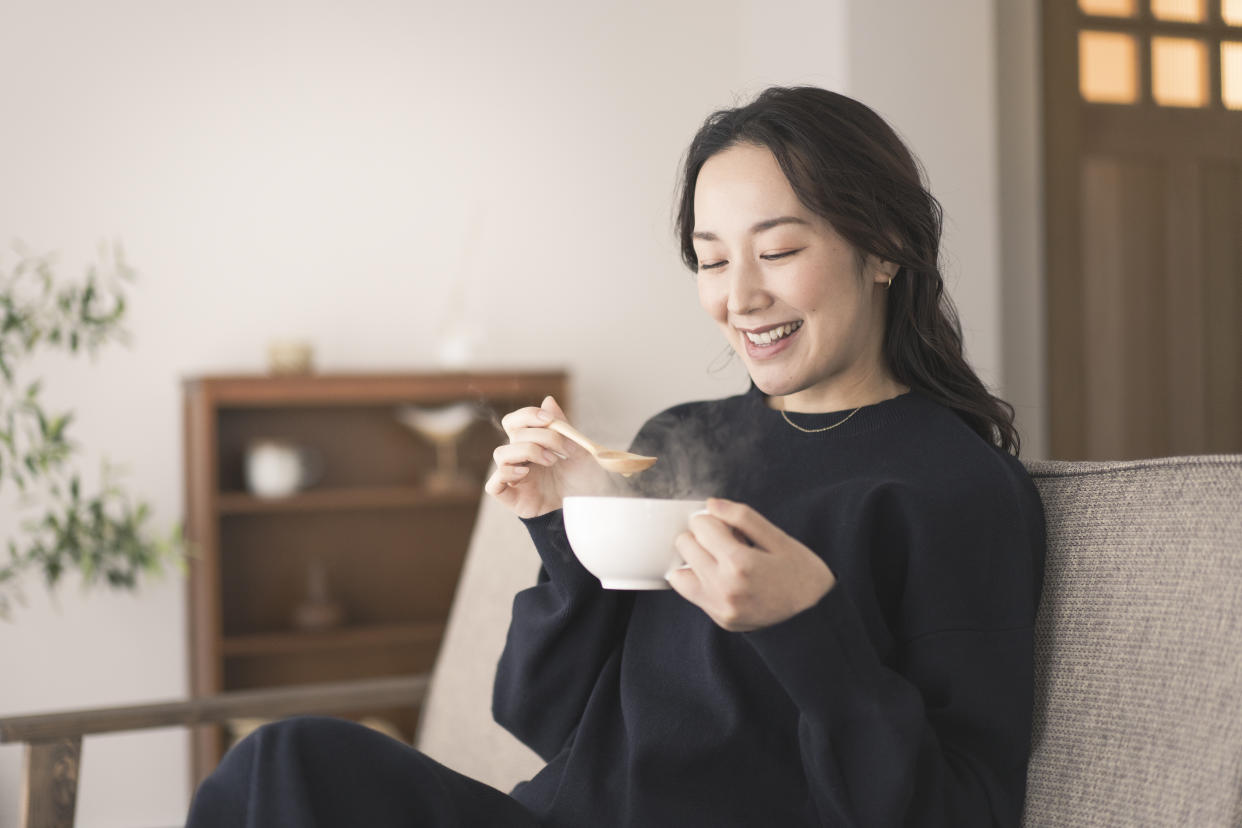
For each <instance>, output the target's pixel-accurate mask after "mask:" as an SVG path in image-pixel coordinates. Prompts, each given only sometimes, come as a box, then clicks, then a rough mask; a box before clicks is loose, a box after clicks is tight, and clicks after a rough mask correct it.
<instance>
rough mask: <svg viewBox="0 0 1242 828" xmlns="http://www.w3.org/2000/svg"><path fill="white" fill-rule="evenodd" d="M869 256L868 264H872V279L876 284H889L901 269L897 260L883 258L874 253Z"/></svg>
mask: <svg viewBox="0 0 1242 828" xmlns="http://www.w3.org/2000/svg"><path fill="white" fill-rule="evenodd" d="M867 258H868V264H870V265H871V271H872V275H871V278H872V281H874V282H875V283H876V284H880V285H883V284H887V283H888V282H890V281H892V280H893V278H894V277H896V276H897V271H898V270H900V269H901V268H900V266H898V265H897V264H896V263H895V262H890V261H888V260H886V259H881V258H880V257H879V256H875V255H872V256H868V257H867Z"/></svg>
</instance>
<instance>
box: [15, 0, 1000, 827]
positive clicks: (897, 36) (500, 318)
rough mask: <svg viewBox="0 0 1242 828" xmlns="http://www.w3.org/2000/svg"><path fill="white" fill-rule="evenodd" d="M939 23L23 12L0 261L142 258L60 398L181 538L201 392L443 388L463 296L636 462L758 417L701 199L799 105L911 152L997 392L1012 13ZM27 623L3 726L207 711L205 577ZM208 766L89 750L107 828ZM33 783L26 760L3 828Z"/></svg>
mask: <svg viewBox="0 0 1242 828" xmlns="http://www.w3.org/2000/svg"><path fill="white" fill-rule="evenodd" d="M931 5H932V4H922V3H917V4H916V3H899V2H897V1H896V0H858V2H853V3H850V2H847V0H828V1H827V2H810V0H778V2H760V0H725V2H721V0H685V2H680V3H676V4H664V3H657V2H654V0H652V2H648V3H621V2H615V3H606V4H601V3H579V2H573V0H536V1H535V2H530V3H523V4H510V3H501V2H494V3H489V4H487V5H486V13H482V14H481V13H480V9H479V7H478V6H479V4H470V5H466V6H460V5H455V4H450V3H431V2H423V3H411V2H405V0H389V1H388V2H385V1H384V0H366V2H359V3H352V4H349V5H348V6H346V5H345V4H339V3H332V2H328V0H310V1H309V2H302V3H297V4H295V3H292V2H277V0H264V2H257V3H256V2H240V0H225V1H224V2H217V3H212V4H206V3H200V4H192V5H191V4H188V3H168V2H164V0H117V1H116V2H112V3H107V4H97V3H91V2H86V0H77V2H68V0H66V2H61V3H57V4H51V3H36V2H33V1H31V2H25V1H24V0H22V1H21V2H19V0H3V2H2V3H0V112H2V113H4V116H3V117H4V121H5V125H4V129H3V130H0V192H3V193H4V198H3V199H2V200H0V240H7V239H8V238H21V239H24V240H25V241H27V242H28V243H29V244H30V245H32V246H33V247H34V248H36V249H39V250H51V249H57V250H61V251H63V255H62V257H61V261H62V264H63V270H64V272H65V273H66V274H73V273H78V272H80V271H81V269H82V268H83V266H84V265H85V264H86V263H87V262H88V261H89V259H90V254H91V251H92V250H93V247H94V244H95V242H96V241H97V240H99V239H101V238H111V237H117V238H121V239H123V240H124V242H125V245H126V248H127V250H128V252H129V257H130V259H131V260H132V261H133V263H134V264H135V265H136V266H137V267H138V269H139V270H140V273H141V277H140V282H139V284H138V286H137V288H136V290H135V292H134V296H133V305H132V316H131V322H130V328H131V330H132V332H133V334H134V337H133V346H132V347H131V348H129V349H114V350H112V351H109V352H106V353H105V354H104V355H103V356H102V357H101V359H100V360H99V361H98V362H97V363H96V364H94V365H87V364H85V362H84V363H83V364H81V365H79V364H74V363H73V362H70V361H67V360H62V359H50V360H46V361H44V362H42V363H41V365H40V367H41V368H43V369H45V370H46V372H47V373H48V375H49V386H48V389H47V392H46V393H47V395H48V397H49V399H50V400H51V401H52V402H53V403H57V404H59V405H62V406H65V407H73V408H75V409H76V410H77V411H78V414H79V419H78V421H77V423H76V424H75V429H76V434H75V436H76V438H77V439H78V440H79V441H80V442H81V443H83V444H84V445H86V446H89V447H90V453H89V457H90V458H91V460H90V462H91V463H92V464H93V463H94V461H95V459H97V458H98V457H99V456H100V454H101V453H102V454H107V455H108V456H110V457H112V458H114V459H118V460H124V461H125V462H126V464H127V465H128V467H129V470H130V474H129V477H128V478H127V479H128V481H129V483H130V485H131V486H132V487H133V488H134V489H135V490H137V491H139V492H142V493H143V494H144V495H145V496H146V497H147V498H148V499H150V500H151V501H152V502H153V505H154V506H155V521H156V523H157V524H159V525H160V526H167V525H168V524H169V523H171V522H172V521H174V520H176V519H178V518H179V516H180V512H181V450H180V442H179V441H180V435H179V408H178V405H179V387H178V382H179V380H180V378H181V377H183V376H185V375H188V374H192V373H197V372H216V371H227V370H259V369H261V367H262V363H263V352H264V348H265V345H266V343H267V341H268V340H269V339H270V338H273V337H276V336H282V335H294V336H301V337H306V338H309V339H312V340H313V341H314V342H315V344H316V346H317V356H318V364H319V367H320V368H321V369H323V370H333V369H355V368H369V369H384V368H388V369H407V368H408V369H414V368H419V367H427V366H431V365H433V364H434V362H435V357H436V352H437V342H438V340H437V336H438V334H439V332H440V331H439V328H440V327H441V320H442V317H443V315H444V312H445V310H446V309H447V308H449V307H450V305H451V303H452V301H453V296H454V285H456V286H458V288H457V289H459V290H460V292H461V296H462V297H463V299H464V302H465V306H466V309H467V310H466V314H467V317H468V319H469V320H470V322H471V323H472V325H473V328H474V330H475V331H476V333H477V335H478V338H477V341H476V344H475V349H474V362H475V364H477V365H480V366H484V367H492V366H531V367H547V366H564V367H566V368H568V369H569V370H570V371H571V373H572V377H573V382H572V386H573V399H572V403H573V404H574V406H575V410H576V414H577V418H578V419H579V420H580V421H581V423H582V425H583V427H584V429H587V430H589V431H590V432H592V433H595V434H598V435H599V436H600V438H601V439H603V440H605V441H613V442H617V443H622V442H624V441H625V440H627V439H628V438H629V436H631V435H632V433H633V431H634V430H635V429H636V428H637V427H638V425H639V424H640V423H641V422H642V420H643V419H644V418H646V417H647V416H649V415H650V414H651V413H652V412H654V411H655V410H657V409H659V408H662V407H664V406H666V405H669V404H671V403H674V402H678V401H681V400H684V399H687V398H692V397H705V396H721V395H724V394H728V393H733V392H734V391H736V390H739V389H740V388H742V387H744V377H743V376H742V375H741V373H740V371H739V368H738V366H737V365H736V361H735V364H734V365H733V366H731V367H730V368H728V369H726V370H725V371H723V372H720V373H719V374H710V373H709V372H708V370H707V367H708V365H709V364H710V363H712V361H713V360H714V359H715V358H716V356H717V355H718V354H719V353H720V351H721V347H722V345H721V343H720V341H719V339H718V334H717V333H716V332H715V330H714V328H713V327H712V326H711V324H710V323H709V322H708V321H706V320H705V319H701V318H700V316H701V314H700V313H699V312H698V310H697V303H696V300H695V296H694V289H693V283H692V281H691V278H690V276H689V274H687V273H686V272H685V271H684V270H683V269H682V268H681V266H680V265H679V263H678V258H677V252H676V245H675V243H674V241H673V239H672V235H671V230H670V226H671V209H672V197H673V193H674V188H675V183H676V182H675V174H676V169H677V164H678V162H679V161H680V158H681V153H682V151H683V150H684V146H685V144H686V142H687V141H688V140H689V138H690V136H691V135H692V134H693V132H694V130H695V128H696V127H697V125H698V124H699V123H700V122H701V120H702V118H703V117H704V116H705V115H706V114H707V113H708V112H709V111H711V110H712V109H715V108H718V107H720V106H727V105H732V104H733V103H734V102H735V101H736V100H737V99H738V98H739V97H744V96H746V95H748V94H749V93H751V92H753V91H756V90H757V89H758V88H760V87H761V86H763V85H766V84H768V83H774V82H780V83H803V82H807V83H817V84H821V85H825V86H829V87H833V88H836V89H841V90H844V91H847V92H852V93H853V94H855V95H857V96H858V97H861V98H862V99H863V100H867V101H869V102H871V103H872V104H874V105H875V106H876V108H877V109H878V110H879V111H880V112H882V113H883V114H885V115H887V116H889V117H890V118H891V119H892V120H893V121H894V123H895V124H896V125H897V126H898V128H899V129H900V130H901V131H902V132H903V134H905V135H906V137H908V138H909V139H910V140H911V142H912V144H913V145H914V147H915V149H916V151H917V152H918V153H919V154H920V155H921V156H922V158H923V160H924V161H925V162H926V163H927V166H928V169H929V171H930V173H931V178H932V183H933V186H934V188H935V189H936V191H937V193H938V194H939V195H940V196H941V198H942V199H943V200H944V202H945V207H946V210H947V212H948V214H949V228H950V235H949V239H948V243H949V246H950V251H949V252H950V254H951V255H950V262H951V267H950V272H951V274H953V277H954V278H953V279H952V281H951V284H952V287H953V289H954V293H955V296H956V297H957V299H958V301H959V305H960V306H961V308H962V311H963V319H964V322H965V324H966V327H967V335H968V343H969V348H970V354H971V356H972V357H973V358H974V360H975V362H976V363H977V364H978V365H979V366H980V368H981V370H982V373H983V374H984V376H985V377H986V378H987V379H988V380H990V381H993V382H996V381H997V380H998V376H999V373H1000V368H1001V364H1002V355H1001V348H1000V333H999V324H1000V323H999V321H998V319H999V317H998V314H999V309H1000V284H999V275H998V266H997V265H998V261H999V255H1000V254H999V252H998V250H999V248H998V245H999V242H998V240H997V235H998V226H997V219H996V212H997V191H998V183H997V169H998V163H997V160H996V159H997V151H996V146H995V142H996V105H995V89H994V81H993V80H992V68H993V67H992V61H993V59H994V57H993V31H992V20H993V18H992V13H991V6H990V4H989V3H988V2H986V1H985V0H974V2H964V1H963V2H956V3H953V4H945V5H942V4H934V5H935V8H936V10H937V11H939V13H938V14H936V13H933V12H932V11H931V10H930V9H929V8H928V7H929V6H931ZM946 8H947V9H949V11H945V9H946ZM945 17H948V18H951V19H950V21H948V22H946V21H945V20H944V19H943V18H945ZM9 261H11V257H10V258H9ZM601 310H606V311H607V313H606V315H604V316H601V315H600V311H601ZM9 503H10V502H9V501H5V500H0V537H2V536H4V535H5V534H7V532H8V531H11V528H12V523H13V521H12V514H11V505H9ZM4 510H7V513H5V511H4ZM27 592H28V594H29V596H30V604H31V606H30V607H29V608H27V609H25V610H19V615H18V617H17V620H16V623H15V624H11V625H4V624H0V665H3V667H2V668H0V669H3V670H4V671H5V674H4V677H3V678H2V679H0V714H10V713H19V712H34V711H42V710H47V709H55V708H62V707H68V706H81V705H100V704H119V703H136V702H141V701H146V700H152V699H163V698H169V697H175V696H178V695H181V694H183V693H184V692H185V685H186V683H185V671H186V667H185V662H186V658H185V650H184V643H183V639H184V626H183V614H184V608H183V597H182V587H181V584H180V582H179V581H178V580H177V579H176V577H171V578H169V579H167V580H166V581H164V582H162V583H152V584H148V585H147V586H146V587H145V588H144V589H143V591H142V592H141V593H140V594H139V595H137V596H131V595H110V594H104V593H92V594H89V595H86V596H82V595H80V594H79V593H78V591H77V590H76V588H75V587H74V586H73V585H72V584H69V585H67V587H66V588H64V589H62V590H61V591H60V593H59V600H58V602H56V603H54V602H53V601H52V600H51V599H49V598H48V596H46V595H45V593H44V591H43V590H42V588H41V586H40V585H39V584H38V583H37V582H31V583H30V584H29V585H28V586H27ZM186 753H187V745H186V740H185V736H184V734H183V733H181V732H180V731H175V730H168V731H155V732H151V733H146V734H139V735H124V736H111V737H96V738H90V739H87V741H86V743H85V749H84V757H83V763H84V766H83V776H82V786H81V793H80V798H79V821H78V824H79V825H81V826H92V828H93V826H113V825H117V826H120V825H126V826H129V825H135V824H141V825H156V824H175V823H176V822H177V821H178V820H179V819H180V818H181V816H182V814H183V812H184V808H185V805H186V802H187V800H188V796H189V791H188V789H187V782H186V778H187V770H186ZM20 761H21V754H20V750H19V749H17V748H15V747H4V748H0V828H9V827H10V826H13V825H15V824H16V797H17V784H18V778H19V775H20Z"/></svg>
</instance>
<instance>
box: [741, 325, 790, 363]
mask: <svg viewBox="0 0 1242 828" xmlns="http://www.w3.org/2000/svg"><path fill="white" fill-rule="evenodd" d="M737 330H738V332H739V333H741V334H742V347H743V348H744V349H745V351H746V356H747V358H748V359H750V360H751V361H753V362H762V361H764V360H769V359H775V358H776V357H777V356H778V355H779V354H781V353H782V352H784V351H785V349H787V348H788V347H789V346H790V345H791V344H792V343H793V342H794V341H796V340H797V338H798V332H799V331H801V330H802V321H801V320H798V321H796V322H782V323H780V324H777V325H765V326H763V327H761V328H752V329H750V330H744V329H742V328H738V329H737Z"/></svg>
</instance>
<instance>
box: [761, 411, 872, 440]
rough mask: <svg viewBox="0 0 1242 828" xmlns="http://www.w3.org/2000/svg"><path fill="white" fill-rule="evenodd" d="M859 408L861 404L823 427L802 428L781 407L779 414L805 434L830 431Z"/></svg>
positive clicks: (842, 423)
mask: <svg viewBox="0 0 1242 828" xmlns="http://www.w3.org/2000/svg"><path fill="white" fill-rule="evenodd" d="M861 410H862V406H861V405H860V406H858V408H855V409H854V410H853V411H851V412H850V413H849V414H846V415H845V416H844V417H842V418H841V419H839V420H837V421H836V422H835V423H833V424H832V425H830V426H824V427H823V428H803V427H802V426H800V425H798V424H797V423H795V422H794V421H793V420H791V419H789V415H788V414H786V413H785V409H783V408H782V409H781V416H782V417H784V418H785V422H787V423H789V424H790V425H791V426H793V427H794V428H796V429H798V431H801V432H804V433H806V434H819V433H820V432H822V431H832V430H833V429H834V428H836V427H837V426H839V425H844V423H845V421H846V420H848V419H849V418H850V417H853V416H854V415H855V414H857V413H858V412H859V411H861Z"/></svg>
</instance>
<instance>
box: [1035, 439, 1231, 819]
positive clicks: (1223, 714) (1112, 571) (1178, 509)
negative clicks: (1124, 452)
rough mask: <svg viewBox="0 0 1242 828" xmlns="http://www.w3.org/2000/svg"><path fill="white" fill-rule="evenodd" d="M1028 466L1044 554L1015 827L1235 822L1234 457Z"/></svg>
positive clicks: (1218, 456) (1039, 463)
mask: <svg viewBox="0 0 1242 828" xmlns="http://www.w3.org/2000/svg"><path fill="white" fill-rule="evenodd" d="M1028 467H1029V469H1030V471H1031V474H1032V477H1033V478H1034V480H1035V484H1036V486H1037V487H1038V488H1039V491H1040V494H1041V496H1042V497H1043V500H1044V505H1045V510H1046V513H1047V519H1048V562H1047V573H1046V577H1045V582H1044V593H1043V600H1042V603H1041V606H1040V613H1039V618H1038V621H1037V629H1036V638H1035V648H1036V710H1035V723H1034V743H1033V749H1032V755H1031V765H1030V771H1029V773H1028V791H1027V804H1026V814H1025V820H1024V824H1026V825H1028V826H1074V828H1084V826H1139V825H1142V826H1161V825H1169V826H1174V825H1176V826H1182V825H1194V826H1217V825H1219V826H1237V825H1242V455H1217V456H1205V457H1184V458H1162V459H1159V460H1142V461H1130V462H1117V463H1066V462H1034V463H1028Z"/></svg>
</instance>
